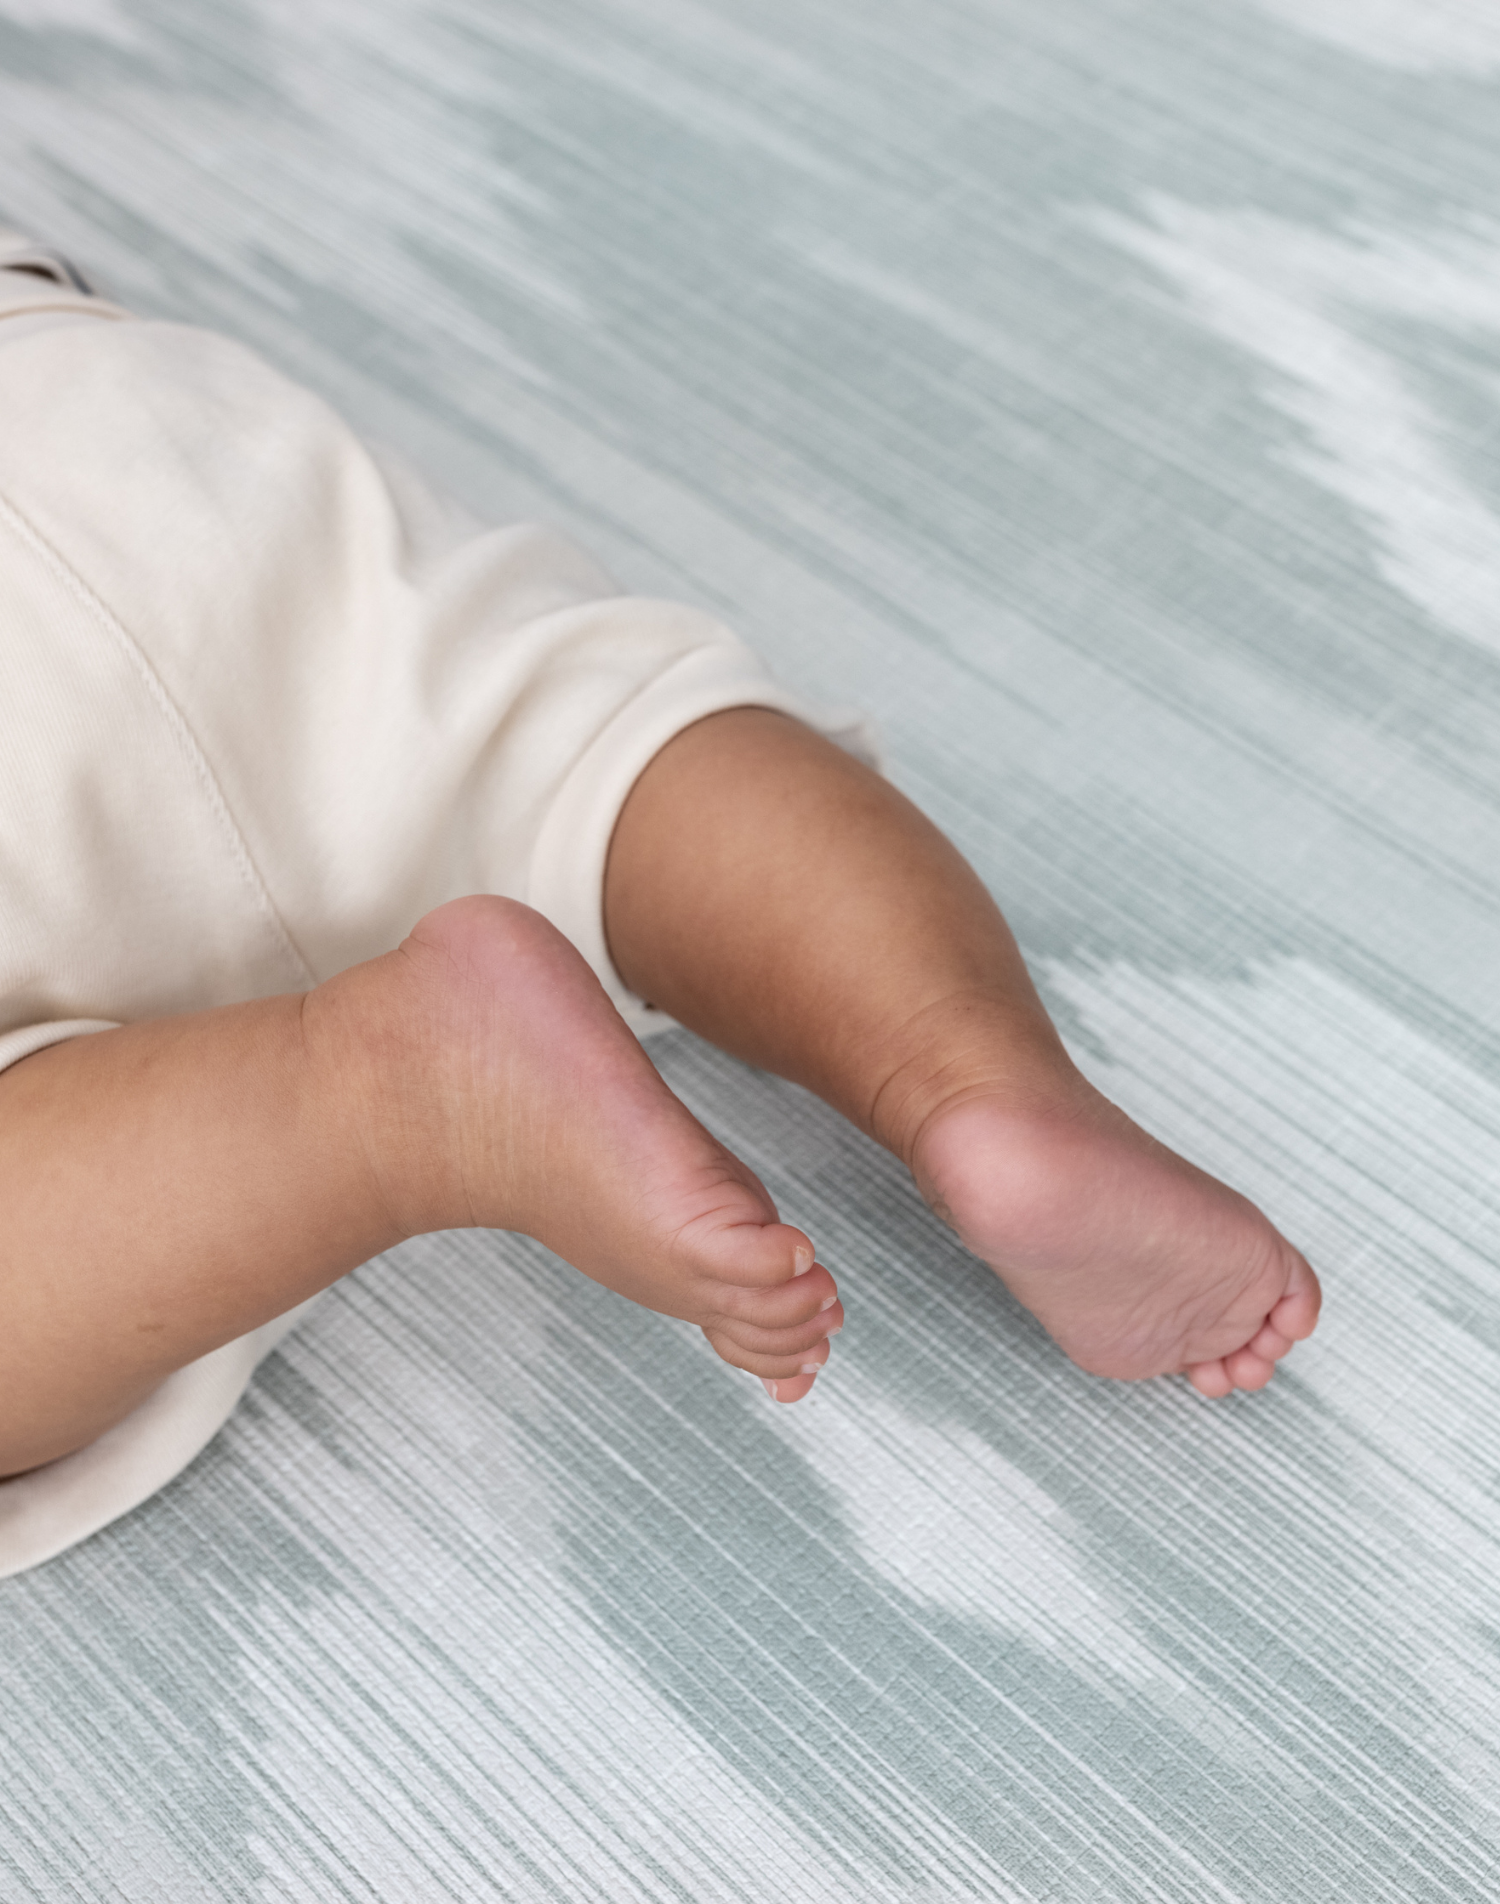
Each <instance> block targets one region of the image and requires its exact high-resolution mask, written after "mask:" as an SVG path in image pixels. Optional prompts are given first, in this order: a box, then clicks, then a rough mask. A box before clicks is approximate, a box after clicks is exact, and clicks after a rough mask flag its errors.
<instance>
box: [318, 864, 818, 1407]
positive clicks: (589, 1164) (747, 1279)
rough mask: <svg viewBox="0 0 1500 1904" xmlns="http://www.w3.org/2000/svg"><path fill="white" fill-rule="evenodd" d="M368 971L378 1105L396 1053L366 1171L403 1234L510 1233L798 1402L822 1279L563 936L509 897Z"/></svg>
mask: <svg viewBox="0 0 1500 1904" xmlns="http://www.w3.org/2000/svg"><path fill="white" fill-rule="evenodd" d="M374 964H375V965H376V966H384V967H385V968H386V970H385V971H384V973H383V974H382V979H381V982H382V983H383V984H384V986H385V988H386V995H387V997H388V998H389V1000H390V1001H391V1008H390V1009H388V1011H387V1020H388V1021H390V1022H388V1025H387V1034H386V1035H387V1039H388V1045H387V1048H386V1051H385V1056H386V1061H387V1069H386V1072H385V1074H384V1076H385V1078H386V1090H387V1094H388V1095H389V1075H390V1055H391V1053H390V1048H389V1045H390V1043H394V1044H396V1045H398V1046H399V1047H400V1050H399V1052H398V1059H397V1068H398V1070H399V1071H400V1072H401V1077H400V1082H399V1085H398V1089H397V1092H396V1099H397V1101H398V1102H399V1104H400V1106H401V1113H402V1116H401V1125H400V1141H399V1143H398V1144H396V1145H395V1146H390V1147H387V1148H386V1149H385V1151H384V1152H383V1157H384V1160H385V1161H383V1163H382V1170H383V1171H384V1173H385V1183H384V1185H383V1187H384V1189H385V1193H386V1195H387V1198H388V1200H389V1201H390V1202H392V1203H393V1204H398V1203H399V1204H400V1206H401V1208H402V1211H403V1214H402V1216H401V1218H400V1222H401V1224H402V1226H403V1227H404V1228H406V1229H408V1230H411V1231H413V1232H414V1231H417V1230H423V1229H431V1228H442V1227H453V1226H459V1225H481V1226H484V1227H486V1228H496V1229H509V1230H518V1231H521V1232H523V1233H524V1234H526V1235H528V1236H533V1237H535V1238H536V1239H537V1240H538V1241H539V1242H541V1243H544V1244H545V1245H546V1246H547V1247H548V1248H549V1249H551V1250H553V1251H555V1252H556V1253H557V1254H558V1255H559V1256H562V1257H563V1258H565V1259H566V1260H567V1261H568V1262H570V1263H572V1264H573V1265H574V1266H575V1267H576V1268H578V1269H580V1270H582V1271H583V1272H584V1274H585V1275H587V1276H591V1277H593V1279H594V1280H595V1281H596V1282H600V1283H603V1284H604V1285H605V1286H606V1287H607V1288H610V1289H613V1290H616V1291H617V1292H618V1293H619V1294H620V1295H623V1296H628V1297H629V1298H630V1299H631V1300H632V1301H633V1302H638V1303H642V1304H643V1305H644V1306H645V1307H646V1308H648V1309H655V1310H658V1311H660V1312H661V1313H662V1314H664V1315H671V1316H679V1317H682V1318H684V1319H685V1320H687V1321H689V1322H694V1323H696V1324H698V1326H699V1327H700V1328H701V1329H702V1330H703V1333H704V1334H705V1336H707V1338H708V1340H709V1342H710V1343H711V1344H712V1345H713V1347H714V1349H715V1350H716V1351H717V1352H718V1354H719V1355H720V1356H722V1357H723V1359H724V1360H725V1361H726V1362H730V1363H732V1364H733V1365H734V1366H735V1367H736V1368H741V1369H746V1370H748V1371H749V1372H750V1373H752V1374H754V1375H757V1376H759V1377H760V1378H761V1379H762V1380H763V1381H764V1383H765V1386H766V1389H767V1392H768V1393H769V1394H770V1395H771V1397H772V1399H773V1400H776V1401H782V1402H793V1401H798V1400H800V1399H801V1398H802V1397H803V1396H804V1395H806V1394H807V1392H808V1390H809V1389H811V1387H812V1386H813V1382H814V1379H815V1378H816V1376H817V1374H818V1372H819V1370H820V1369H821V1368H822V1367H823V1365H824V1364H825V1362H826V1361H827V1359H828V1353H829V1341H828V1338H829V1336H830V1335H832V1334H835V1333H836V1332H837V1331H838V1329H839V1328H841V1327H842V1325H843V1311H842V1309H841V1308H840V1306H839V1303H838V1292H837V1289H836V1288H835V1286H834V1282H833V1278H832V1277H831V1276H830V1275H829V1273H828V1271H827V1270H826V1269H824V1268H822V1267H821V1266H820V1265H817V1264H815V1263H814V1260H813V1247H812V1244H811V1243H810V1242H809V1241H808V1239H807V1238H806V1236H804V1235H803V1233H802V1232H801V1231H800V1230H797V1229H793V1228H791V1227H790V1226H789V1225H787V1224H784V1223H782V1222H780V1221H779V1219H778V1217H777V1213H776V1208H775V1205H774V1204H773V1203H772V1201H771V1198H770V1196H769V1195H768V1194H767V1192H766V1190H765V1187H764V1186H763V1185H762V1184H761V1183H760V1182H759V1180H758V1179H757V1178H756V1177H755V1175H754V1173H753V1172H751V1171H750V1170H748V1169H747V1168H746V1166H745V1165H744V1164H742V1163H741V1162H740V1161H739V1159H738V1158H737V1157H734V1156H732V1155H731V1154H730V1152H729V1151H727V1150H726V1149H725V1148H724V1146H723V1145H722V1144H721V1143H719V1142H718V1141H717V1139H716V1138H714V1137H712V1136H710V1134H709V1133H708V1131H706V1130H705V1129H704V1128H703V1126H702V1125H701V1124H700V1123H699V1122H698V1120H697V1119H696V1118H695V1117H693V1116H692V1114H691V1113H690V1112H689V1111H688V1110H687V1109H686V1107H685V1106H684V1105H683V1104H681V1103H680V1102H679V1100H678V1099H677V1098H675V1097H674V1096H673V1095H672V1093H671V1092H670V1091H669V1090H668V1089H667V1086H666V1085H665V1084H664V1083H663V1082H662V1079H661V1077H660V1076H659V1074H658V1073H657V1071H656V1069H655V1067H654V1066H653V1065H652V1063H651V1061H650V1059H649V1058H647V1056H646V1054H645V1052H644V1051H643V1050H642V1049H641V1046H640V1045H639V1043H638V1042H637V1041H636V1039H635V1038H634V1037H633V1036H632V1035H631V1033H630V1031H629V1030H628V1029H627V1028H626V1026H625V1023H624V1021H623V1020H622V1019H621V1017H620V1015H619V1013H618V1012H617V1011H616V1010H615V1008H614V1006H613V1005H612V1004H611V1003H610V1002H609V999H608V998H607V997H606V996H605V993H604V991H603V989H602V988H601V986H600V985H599V982H598V980H597V979H596V978H595V977H594V975H593V973H592V972H591V971H590V969H589V967H588V966H587V965H586V964H585V962H584V960H583V959H582V958H581V957H580V956H579V954H578V953H577V951H575V950H574V948H573V946H572V945H571V944H569V942H568V941H567V940H566V939H565V938H564V937H563V936H562V934H561V933H559V932H557V931H556V930H555V929H554V928H553V927H552V926H551V925H549V924H548V922H547V921H546V920H545V919H544V918H543V917H542V916H541V914H540V913H537V912H534V911H532V910H531V909H530V908H529V907H527V906H522V905H519V904H517V903H516V902H514V901H511V900H506V899H499V898H488V897H483V898H472V899H463V900H457V901H455V902H453V903H452V904H450V905H447V906H443V907H440V908H439V909H438V910H437V911H436V912H433V913H429V914H428V915H427V917H426V918H425V919H423V920H421V921H420V922H419V923H418V924H417V926H416V927H415V928H414V929H413V931H412V933H411V936H410V937H409V938H408V939H407V940H406V941H405V943H404V944H403V945H402V946H401V948H400V950H399V951H398V952H395V953H392V954H390V955H389V959H388V960H377V961H374ZM358 969H360V970H365V969H369V968H358ZM350 976H352V975H350ZM414 1135H415V1137H416V1141H415V1142H414V1141H413V1138H414Z"/></svg>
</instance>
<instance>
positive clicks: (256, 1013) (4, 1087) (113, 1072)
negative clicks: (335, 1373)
mask: <svg viewBox="0 0 1500 1904" xmlns="http://www.w3.org/2000/svg"><path fill="white" fill-rule="evenodd" d="M0 1208H3V1209H4V1211H5V1223H4V1226H3V1233H0V1311H3V1313H4V1315H5V1319H6V1326H5V1328H4V1330H3V1331H0V1475H7V1474H17V1473H21V1472H23V1471H25V1470H26V1469H29V1468H31V1467H35V1466H37V1465H39V1464H41V1463H43V1462H46V1461H50V1460H53V1459H55V1458H56V1457H58V1456H60V1455H63V1454H66V1453H69V1452H70V1451H71V1450H73V1449H74V1448H77V1447H80V1446H82V1445H83V1444H84V1443H86V1442H88V1441H90V1440H92V1439H93V1438H94V1437H95V1436H97V1435H98V1434H99V1433H101V1432H102V1431H103V1430H104V1429H105V1428H107V1427H109V1426H110V1425H111V1424H112V1423H113V1422H115V1421H118V1420H119V1419H121V1418H122V1417H123V1416H124V1415H125V1414H127V1413H128V1412H129V1411H130V1410H131V1409H132V1408H133V1407H134V1406H135V1405H136V1404H137V1403H138V1402H139V1401H141V1400H142V1399H143V1398H144V1397H145V1396H146V1395H147V1394H149V1393H150V1392H151V1390H152V1389H153V1388H155V1387H156V1386H157V1384H158V1383H160V1382H161V1381H162V1380H163V1378H164V1377H165V1376H166V1375H168V1374H169V1373H170V1372H171V1371H172V1370H174V1369H176V1368H180V1367H181V1366H183V1365H184V1364H185V1363H186V1362H189V1361H191V1360H193V1359H195V1358H196V1357H198V1356H200V1355H203V1354H205V1353H206V1352H207V1351H208V1350H210V1349H212V1348H215V1347H216V1346H217V1345H218V1344H220V1343H221V1342H225V1341H228V1340H230V1339H231V1338H233V1337H235V1336H238V1335H242V1334H244V1333H246V1332H247V1331H249V1330H251V1329H254V1328H256V1327H257V1326H258V1325H259V1324H261V1323H263V1322H266V1321H268V1320H269V1319H270V1318H271V1317H273V1316H276V1315H279V1314H282V1313H283V1312H284V1311H286V1310H287V1309H289V1308H291V1307H292V1306H293V1305H294V1304H296V1303H298V1302H300V1301H302V1300H303V1299H304V1298H305V1297H307V1296H310V1295H312V1294H313V1293H314V1292H315V1291H317V1290H318V1289H321V1288H323V1287H324V1286H325V1285H326V1284H328V1283H331V1282H333V1281H334V1280H335V1279H336V1278H337V1277H339V1276H341V1275H342V1274H344V1272H345V1271H347V1270H349V1269H352V1268H354V1267H355V1266H356V1265H357V1264H359V1263H361V1262H363V1261H365V1260H366V1259H367V1258H368V1257H370V1256H373V1255H375V1254H377V1253H378V1252H379V1251H381V1250H384V1249H388V1248H390V1247H391V1246H392V1245H393V1244H395V1243H397V1242H399V1241H401V1240H402V1239H403V1238H405V1237H408V1236H411V1235H414V1234H417V1233H419V1232H422V1231H428V1230H436V1229H445V1228H450V1227H461V1226H464V1225H470V1224H480V1225H484V1226H487V1227H493V1228H499V1229H515V1230H521V1231H524V1232H526V1233H527V1234H529V1235H532V1236H535V1237H538V1238H539V1239H540V1240H541V1241H542V1242H544V1243H546V1244H547V1245H548V1246H549V1247H551V1248H553V1249H555V1250H557V1251H558V1253H559V1254H560V1255H562V1256H565V1257H567V1258H568V1260H570V1261H571V1262H573V1263H574V1264H576V1265H577V1266H578V1267H579V1268H580V1269H582V1270H584V1271H586V1272H587V1273H588V1274H589V1275H591V1276H593V1277H594V1278H596V1279H597V1280H598V1281H600V1282H603V1283H605V1284H607V1285H608V1286H610V1287H611V1288H613V1289H616V1290H618V1291H620V1292H621V1293H622V1294H624V1295H627V1296H630V1297H632V1298H633V1299H634V1300H636V1301H638V1302H643V1303H646V1304H647V1305H649V1306H651V1307H653V1308H657V1309H660V1310H663V1311H665V1312H667V1313H670V1314H673V1315H677V1316H681V1317H684V1318H686V1319H687V1320H689V1321H692V1322H695V1323H697V1324H699V1325H700V1326H701V1327H703V1328H704V1329H705V1331H706V1332H707V1333H708V1334H709V1335H710V1337H711V1339H712V1340H713V1341H714V1343H715V1345H716V1346H717V1347H718V1348H719V1351H720V1353H721V1354H723V1355H725V1356H726V1357H727V1359H729V1360H731V1361H734V1362H735V1363H737V1364H738V1365H739V1366H741V1367H744V1368H747V1369H749V1370H750V1371H751V1372H752V1373H754V1374H757V1375H760V1376H762V1377H763V1378H769V1379H771V1380H777V1379H780V1380H783V1381H787V1382H789V1383H790V1385H791V1387H792V1388H793V1389H795V1390H796V1391H797V1392H801V1391H803V1390H805V1388H806V1387H807V1386H809V1385H810V1382H811V1379H812V1377H811V1375H810V1374H805V1373H802V1371H804V1370H811V1371H812V1372H814V1373H815V1372H816V1370H817V1369H818V1368H819V1367H821V1365H822V1363H823V1361H824V1359H825V1358H826V1356H827V1353H828V1343H827V1337H828V1336H829V1334H830V1333H831V1332H832V1331H834V1330H835V1329H837V1327H838V1326H839V1323H840V1321H841V1319H842V1315H841V1311H840V1309H839V1307H838V1304H837V1300H836V1292H835V1290H834V1287H833V1282H832V1279H831V1278H830V1277H829V1275H828V1273H827V1271H826V1270H823V1269H820V1268H818V1267H816V1266H815V1265H814V1264H813V1252H812V1247H811V1245H810V1244H809V1243H808V1240H807V1238H806V1237H805V1236H803V1235H802V1233H801V1232H800V1231H799V1230H795V1229H791V1228H789V1227H788V1226H786V1225H784V1224H782V1223H779V1222H778V1221H777V1218H776V1212H775V1209H774V1208H773V1207H772V1204H771V1201H770V1198H769V1197H768V1196H767V1195H766V1192H765V1190H764V1189H763V1188H762V1187H761V1185H760V1184H759V1183H758V1182H757V1181H756V1179H755V1177H754V1176H753V1175H752V1174H751V1172H750V1171H748V1170H747V1169H745V1167H744V1166H743V1165H742V1164H740V1163H739V1162H738V1160H737V1159H735V1158H734V1157H732V1156H730V1154H729V1153H728V1152H727V1151H726V1150H725V1149H724V1148H723V1146H722V1145H721V1144H718V1143H717V1142H715V1140H714V1139H713V1138H712V1137H711V1136H710V1135H709V1134H708V1132H707V1131H705V1130H704V1129H703V1127H702V1126H701V1125H700V1124H699V1123H698V1122H697V1121H696V1120H695V1119H694V1118H693V1117H691V1116H690V1115H689V1113H688V1112H687V1111H686V1110H685V1109H684V1107H683V1106H682V1105H681V1104H680V1103H678V1101H677V1100H676V1098H674V1097H673V1096H672V1094H671V1092H670V1091H668V1090H667V1088H666V1086H665V1085H664V1084H663V1083H662V1081H661V1079H660V1078H659V1077H658V1076H657V1074H656V1072H655V1070H654V1069H653V1067H652V1065H651V1063H650V1061H649V1060H648V1059H647V1057H646V1056H645V1053H644V1052H643V1051H642V1049H641V1047H640V1046H639V1044H638V1043H637V1042H636V1040H635V1039H634V1037H632V1035H631V1034H630V1032H629V1031H628V1030H627V1029H626V1027H625V1025H624V1023H623V1021H622V1020H621V1019H620V1017H619V1015H618V1013H617V1012H616V1011H615V1009H614V1007H613V1006H612V1005H611V1004H610V1002H609V1000H608V999H607V998H606V996H605V994H604V992H603V991H602V989H601V988H600V986H599V983H598V981H597V980H596V979H595V977H594V975H593V974H592V972H591V971H590V970H589V968H588V967H587V965H586V964H585V963H584V961H583V960H582V959H581V958H580V957H579V955H578V954H577V952H575V951H574V949H573V948H572V946H571V945H569V944H568V942H567V941H566V940H565V939H564V938H563V937H562V936H561V935H560V934H559V933H557V932H556V931H554V930H553V928H552V927H551V926H550V925H548V924H547V922H546V921H545V920H544V919H543V918H542V917H541V916H540V915H539V914H538V913H535V912H533V911H531V910H530V909H529V908H528V907H525V906H521V905H517V904H515V903H514V902H512V901H509V900H505V899H495V898H473V899H464V900H458V901H455V902H454V903H453V904H451V905H448V906H443V907H440V908H439V909H438V910H437V911H436V912H435V913H431V914H429V915H428V916H427V918H426V919H424V920H422V921H421V922H420V923H419V924H418V925H417V927H416V928H415V929H414V930H413V932H412V934H411V936H410V937H409V938H408V939H407V940H406V941H405V943H404V944H403V945H402V946H401V948H400V949H399V950H398V951H396V952H392V953H389V954H387V955H386V956H385V957H383V958H378V959H374V960H371V961H369V962H368V963H367V964H364V965H358V966H354V967H352V968H351V969H350V970H349V971H347V972H344V973H342V974H341V975H340V976H339V977H338V978H335V979H332V980H330V981H328V982H327V983H326V984H324V985H320V986H318V987H317V988H316V989H315V990H313V991H311V992H308V993H305V994H301V995H289V996H285V997H280V998H270V999H264V1000H260V1001H257V1002H254V1003H250V1004H244V1005H234V1006H229V1007H226V1008H224V1009H222V1010H218V1011H210V1012H201V1013H195V1014H192V1015H189V1016H184V1017H179V1018H169V1019H159V1020H156V1021H153V1022H150V1023H144V1024H139V1025H133V1026H128V1027H125V1028H124V1029H121V1030H117V1031H108V1032H100V1033H97V1034H94V1035H92V1036H89V1037H84V1038H78V1039H75V1040H73V1041H71V1042H69V1043H64V1044H59V1045H54V1046H52V1047H50V1048H48V1049H47V1050H44V1051H40V1052H37V1053H36V1054H34V1055H33V1056H32V1057H29V1058H26V1059H23V1060H22V1061H21V1062H20V1063H19V1064H16V1065H14V1066H13V1067H12V1068H11V1069H10V1070H9V1071H7V1072H5V1073H4V1074H3V1075H0Z"/></svg>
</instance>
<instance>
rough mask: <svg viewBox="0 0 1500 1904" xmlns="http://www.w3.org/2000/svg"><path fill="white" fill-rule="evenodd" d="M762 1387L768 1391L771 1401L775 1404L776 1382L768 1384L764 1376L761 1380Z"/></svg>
mask: <svg viewBox="0 0 1500 1904" xmlns="http://www.w3.org/2000/svg"><path fill="white" fill-rule="evenodd" d="M760 1385H761V1387H762V1388H763V1389H764V1390H765V1391H766V1393H767V1394H768V1395H769V1396H770V1397H771V1400H772V1401H773V1402H774V1401H775V1399H776V1384H775V1383H774V1382H768V1381H767V1380H766V1378H765V1376H764V1375H762V1376H761V1378H760Z"/></svg>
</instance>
